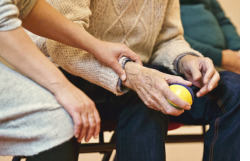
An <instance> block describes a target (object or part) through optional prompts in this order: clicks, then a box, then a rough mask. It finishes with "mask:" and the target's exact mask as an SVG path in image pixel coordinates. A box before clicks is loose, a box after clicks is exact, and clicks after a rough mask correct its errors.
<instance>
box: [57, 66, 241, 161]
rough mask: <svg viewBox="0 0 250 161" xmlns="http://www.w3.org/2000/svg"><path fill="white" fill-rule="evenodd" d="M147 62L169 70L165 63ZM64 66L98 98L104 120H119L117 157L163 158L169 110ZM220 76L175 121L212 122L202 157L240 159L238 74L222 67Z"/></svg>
mask: <svg viewBox="0 0 250 161" xmlns="http://www.w3.org/2000/svg"><path fill="white" fill-rule="evenodd" d="M148 67H152V68H156V69H158V70H160V71H162V72H165V73H170V72H169V71H168V70H167V69H165V68H163V67H159V66H148ZM62 71H63V70H62ZM63 72H64V74H65V75H66V77H68V79H69V80H70V81H71V82H72V83H73V84H75V85H76V86H77V87H78V88H80V89H82V90H83V91H84V92H85V93H86V94H87V95H88V96H89V97H90V98H91V99H92V100H93V101H94V102H95V104H96V107H97V109H98V111H99V114H100V117H101V119H102V122H105V121H114V122H117V127H116V134H117V147H116V148H117V149H116V150H117V156H116V157H117V160H118V161H165V158H166V156H165V146H164V144H165V139H166V133H167V124H168V117H169V116H168V115H164V114H162V113H161V112H158V111H155V110H152V109H150V108H148V107H147V106H145V105H144V104H143V102H142V101H141V100H140V98H139V97H138V96H137V94H136V93H135V92H133V91H132V90H131V91H129V92H128V93H126V94H124V95H123V96H115V95H114V94H112V93H111V92H109V91H107V90H105V89H103V88H101V87H98V86H96V85H94V84H91V83H89V82H87V81H85V80H83V79H81V78H79V77H76V76H72V75H70V74H69V73H67V72H65V71H63ZM170 74H171V73H170ZM221 79H222V81H220V83H219V86H218V87H217V88H216V89H215V90H214V91H213V92H212V93H211V94H209V95H207V96H205V97H202V98H195V100H194V104H193V105H192V109H191V110H190V111H186V112H184V113H183V114H182V115H181V116H179V117H173V116H171V120H172V121H176V122H180V123H185V124H193V125H204V124H210V129H209V131H208V132H207V134H206V137H205V150H204V159H203V160H204V161H238V160H239V125H240V122H239V101H240V98H239V97H240V96H239V75H237V74H233V73H230V72H223V73H221ZM192 88H193V89H194V91H197V90H198V89H196V88H195V87H192Z"/></svg>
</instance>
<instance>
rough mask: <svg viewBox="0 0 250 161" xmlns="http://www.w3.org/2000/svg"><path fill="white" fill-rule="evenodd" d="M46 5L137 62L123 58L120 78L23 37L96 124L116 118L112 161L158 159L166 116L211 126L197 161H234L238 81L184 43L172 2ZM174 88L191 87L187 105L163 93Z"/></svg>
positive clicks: (73, 52) (83, 57)
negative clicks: (89, 104) (91, 106)
mask: <svg viewBox="0 0 250 161" xmlns="http://www.w3.org/2000/svg"><path fill="white" fill-rule="evenodd" d="M47 1H48V2H49V3H50V4H51V5H52V6H53V7H55V8H56V9H57V10H58V11H59V12H61V13H62V14H63V15H65V16H66V17H67V18H69V19H70V20H72V21H73V22H75V23H76V24H78V25H79V26H81V27H82V28H84V29H85V30H86V31H87V32H89V33H90V34H91V35H93V36H95V37H97V38H99V39H101V40H103V41H108V42H116V43H124V44H126V45H127V46H128V47H129V48H130V49H131V50H132V51H134V52H135V53H137V54H138V55H139V56H140V58H141V60H142V62H143V63H144V66H142V65H141V64H138V63H136V62H133V61H130V59H128V58H126V57H123V58H122V59H121V61H122V65H123V67H124V70H125V72H126V75H127V79H126V81H121V80H120V79H119V76H118V75H117V74H116V73H115V72H114V71H113V70H112V69H110V68H108V67H106V66H104V65H102V64H101V63H100V62H99V61H98V60H96V59H95V58H94V57H93V56H91V55H90V54H89V52H88V51H83V50H79V49H76V48H72V47H69V46H67V45H64V44H62V43H58V42H56V41H53V40H49V39H44V38H42V37H37V36H35V35H30V36H31V37H32V39H33V40H34V41H35V42H36V44H37V45H38V46H45V48H43V51H44V52H47V53H48V54H49V55H50V58H51V59H52V61H53V62H55V63H56V64H58V65H59V67H60V69H61V70H62V71H63V73H64V74H65V76H66V77H67V78H68V79H69V80H70V81H71V82H72V83H73V84H75V85H76V86H77V87H78V88H80V89H82V90H83V91H84V92H86V94H87V95H88V96H89V97H90V98H91V99H93V101H94V102H95V103H96V107H97V109H98V111H99V114H100V117H101V119H102V120H103V121H104V120H110V121H117V127H116V129H115V130H116V136H117V142H116V152H117V160H118V161H164V160H165V159H166V157H165V139H166V133H167V121H168V119H169V120H171V121H174V122H178V123H183V124H193V125H204V124H209V125H210V129H209V130H208V132H207V133H206V136H205V141H204V156H203V160H204V161H208V160H214V161H221V160H223V161H224V160H227V161H229V160H230V161H238V160H239V158H240V157H239V140H240V130H239V129H240V120H239V116H240V113H239V112H240V99H239V97H240V94H239V92H240V88H239V83H240V82H239V78H240V77H239V75H238V74H236V73H232V72H220V74H219V73H218V72H217V71H216V69H215V67H214V65H213V63H212V60H211V59H209V58H207V57H203V55H202V54H201V53H200V52H198V51H196V50H193V49H192V48H191V47H190V45H189V44H188V43H187V42H186V41H185V40H184V37H183V28H182V25H181V19H180V4H179V1H177V0H159V1H148V0H123V1H120V0H113V1H109V0H101V1H100V0H92V1H90V0H79V1H75V0H47ZM181 76H182V77H184V78H185V79H186V80H185V79H183V78H182V77H181ZM173 83H180V84H184V85H186V86H191V85H193V86H192V88H193V90H194V92H195V94H196V95H195V98H194V103H193V105H192V107H191V106H190V104H188V103H187V102H185V101H182V100H181V99H180V98H178V97H177V96H176V95H175V94H174V93H173V92H172V91H171V90H170V89H169V85H170V84H173ZM167 99H169V100H170V101H171V102H172V103H174V104H175V105H177V106H178V107H180V108H182V109H181V110H178V109H176V108H175V107H173V106H171V105H170V104H169V102H168V101H167ZM229 154H230V155H229Z"/></svg>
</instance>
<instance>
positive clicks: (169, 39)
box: [153, 0, 220, 97]
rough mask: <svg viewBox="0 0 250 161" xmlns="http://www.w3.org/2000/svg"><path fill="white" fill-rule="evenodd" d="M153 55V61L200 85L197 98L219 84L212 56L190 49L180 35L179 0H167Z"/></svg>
mask: <svg viewBox="0 0 250 161" xmlns="http://www.w3.org/2000/svg"><path fill="white" fill-rule="evenodd" d="M154 54H155V55H154V59H153V63H157V64H161V65H165V66H166V67H169V68H170V69H172V71H174V69H175V70H177V71H174V72H175V73H180V74H183V75H184V76H185V77H186V78H187V79H188V80H189V81H190V82H192V84H193V85H195V86H197V87H200V90H199V91H198V93H197V97H201V96H203V95H205V94H206V93H208V92H209V91H211V90H212V89H214V88H215V87H216V86H217V84H218V81H219V79H220V78H219V74H218V72H217V71H216V70H215V68H214V65H213V63H212V61H211V59H209V58H204V57H203V56H202V55H201V54H200V53H199V52H197V51H195V50H193V49H191V48H190V46H189V44H188V43H187V42H186V41H185V40H184V38H183V28H182V24H181V17H180V4H179V1H176V0H172V1H171V0H169V4H168V8H167V10H166V18H165V22H164V25H163V28H162V31H161V33H160V35H159V38H158V43H156V51H155V53H154ZM183 54H184V55H185V54H187V55H186V56H183ZM193 55H195V56H193ZM174 65H175V67H174Z"/></svg>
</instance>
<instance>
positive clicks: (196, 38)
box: [180, 0, 240, 74]
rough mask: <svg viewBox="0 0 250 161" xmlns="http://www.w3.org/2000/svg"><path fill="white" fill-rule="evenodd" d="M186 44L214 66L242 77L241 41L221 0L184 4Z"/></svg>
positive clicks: (187, 0) (184, 0) (185, 0)
mask: <svg viewBox="0 0 250 161" xmlns="http://www.w3.org/2000/svg"><path fill="white" fill-rule="evenodd" d="M180 3H181V20H182V24H183V28H184V37H185V39H186V41H187V42H188V43H189V44H190V45H191V47H192V48H194V49H195V50H198V51H200V52H201V53H202V54H203V55H204V56H206V57H209V58H211V59H212V60H213V63H214V65H216V66H218V67H221V68H223V69H224V70H228V71H232V72H236V73H238V74H240V37H239V34H238V33H237V31H236V29H235V27H234V25H233V24H232V22H231V21H230V19H228V18H227V17H226V16H225V13H224V11H223V9H222V8H221V6H220V4H219V3H218V1H217V0H180Z"/></svg>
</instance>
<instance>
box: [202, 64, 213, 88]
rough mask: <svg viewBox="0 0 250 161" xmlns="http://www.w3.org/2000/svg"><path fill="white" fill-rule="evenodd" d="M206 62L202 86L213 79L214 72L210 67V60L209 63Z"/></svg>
mask: <svg viewBox="0 0 250 161" xmlns="http://www.w3.org/2000/svg"><path fill="white" fill-rule="evenodd" d="M206 62H207V63H206V71H205V75H204V78H203V83H204V84H207V83H208V81H209V80H210V79H211V78H212V77H213V75H214V72H215V68H214V66H213V65H212V62H211V60H210V59H209V61H206Z"/></svg>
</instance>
